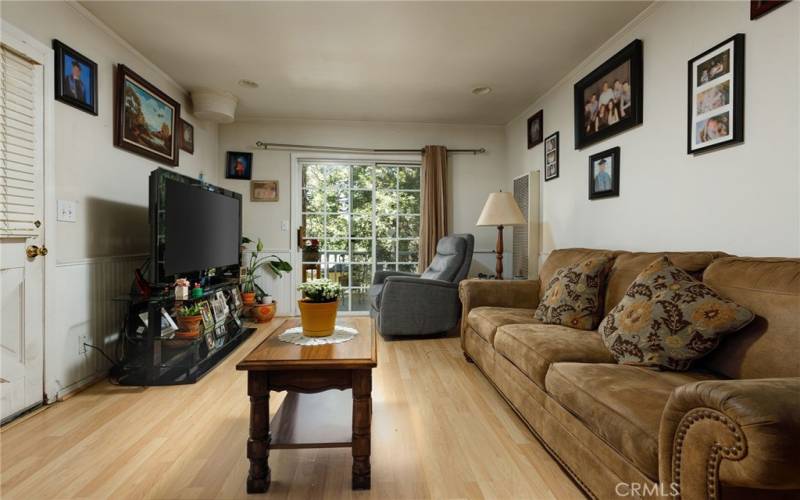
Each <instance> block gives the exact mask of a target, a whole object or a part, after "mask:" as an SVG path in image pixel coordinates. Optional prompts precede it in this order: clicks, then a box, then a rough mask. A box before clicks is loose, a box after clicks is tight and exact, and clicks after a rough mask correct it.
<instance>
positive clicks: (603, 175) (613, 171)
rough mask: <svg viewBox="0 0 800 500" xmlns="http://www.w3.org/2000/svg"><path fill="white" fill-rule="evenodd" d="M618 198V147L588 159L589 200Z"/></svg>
mask: <svg viewBox="0 0 800 500" xmlns="http://www.w3.org/2000/svg"><path fill="white" fill-rule="evenodd" d="M612 196H619V147H616V148H611V149H609V150H606V151H602V152H600V153H596V154H593V155H592V156H590V157H589V199H590V200H596V199H599V198H610V197H612Z"/></svg>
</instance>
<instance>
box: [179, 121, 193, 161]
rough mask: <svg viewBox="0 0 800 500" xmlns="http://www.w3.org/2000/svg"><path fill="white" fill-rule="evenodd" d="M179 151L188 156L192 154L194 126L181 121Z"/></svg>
mask: <svg viewBox="0 0 800 500" xmlns="http://www.w3.org/2000/svg"><path fill="white" fill-rule="evenodd" d="M180 145H181V149H182V150H184V151H186V152H187V153H189V154H194V125H192V124H191V123H189V122H187V121H186V120H184V119H181V135H180Z"/></svg>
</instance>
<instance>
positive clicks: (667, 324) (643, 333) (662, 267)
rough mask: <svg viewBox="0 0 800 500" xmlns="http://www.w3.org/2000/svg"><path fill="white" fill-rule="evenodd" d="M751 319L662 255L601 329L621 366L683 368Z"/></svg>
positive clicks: (638, 279) (631, 287) (649, 267)
mask: <svg viewBox="0 0 800 500" xmlns="http://www.w3.org/2000/svg"><path fill="white" fill-rule="evenodd" d="M754 317H755V316H754V315H753V313H752V312H750V311H749V310H747V309H745V308H744V307H742V306H740V305H738V304H736V303H734V302H731V301H730V300H727V299H724V298H722V297H720V296H719V294H717V292H715V291H714V290H712V289H711V288H709V287H708V286H707V285H705V284H703V283H701V282H699V281H697V280H695V279H694V278H692V277H691V276H689V274H687V273H686V272H685V271H683V270H682V269H679V268H677V267H675V266H674V265H673V264H672V262H670V260H669V259H668V258H667V257H662V258H660V259H658V260H656V261H655V262H653V263H652V264H650V265H649V266H647V268H646V269H645V270H644V271H642V272H641V273H640V274H639V276H637V277H636V279H635V280H634V282H633V284H631V286H630V287H629V288H628V291H627V292H625V296H624V297H623V298H622V300H621V301H620V303H619V304H617V306H616V307H614V309H612V310H611V312H610V313H609V314H608V316H606V317H605V319H604V320H603V322H602V323H600V328H599V330H600V334H601V335H602V337H603V342H605V344H606V347H608V349H609V350H610V351H611V353H612V354H613V355H614V357H615V358H616V359H617V362H618V363H620V364H624V365H638V366H653V367H661V368H667V369H670V370H687V369H688V368H689V365H690V364H691V362H692V361H693V360H695V359H697V358H700V357H702V356H705V355H706V354H708V353H710V352H711V351H713V350H714V349H715V348H716V347H717V345H718V344H719V342H720V340H721V339H722V335H723V334H725V333H730V332H735V331H736V330H739V329H741V328H743V327H744V326H745V325H747V324H748V323H750V322H751V321H752V320H753V318H754Z"/></svg>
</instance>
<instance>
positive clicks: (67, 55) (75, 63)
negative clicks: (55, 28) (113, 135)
mask: <svg viewBox="0 0 800 500" xmlns="http://www.w3.org/2000/svg"><path fill="white" fill-rule="evenodd" d="M53 51H54V56H55V66H56V68H55V72H54V73H55V85H54V87H53V88H54V89H55V99H56V100H57V101H61V102H63V103H64V104H68V105H70V106H72V107H73V108H77V109H80V110H81V111H85V112H86V113H89V114H90V115H94V116H97V109H98V105H97V79H98V77H99V75H98V74H97V63H96V62H94V61H92V60H91V59H89V58H88V57H86V56H85V55H83V54H81V53H80V52H78V51H77V50H75V49H73V48H71V47H69V46H68V45H66V44H64V43H62V42H61V41H59V40H53ZM73 68H77V69H78V75H79V79H78V82H77V83H76V84H75V85H70V84H69V83H68V82H69V75H67V73H66V72H67V71H73ZM85 73H88V74H89V82H88V85H86V84H85V83H84V81H83V75H84V74H85ZM79 94H83V99H81V98H80V97H79Z"/></svg>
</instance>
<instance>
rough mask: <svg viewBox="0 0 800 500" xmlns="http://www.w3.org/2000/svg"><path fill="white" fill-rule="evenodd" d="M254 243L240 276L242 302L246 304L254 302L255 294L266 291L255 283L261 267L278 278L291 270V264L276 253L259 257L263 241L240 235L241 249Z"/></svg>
mask: <svg viewBox="0 0 800 500" xmlns="http://www.w3.org/2000/svg"><path fill="white" fill-rule="evenodd" d="M251 243H255V244H256V245H255V249H253V250H251V251H250V258H249V260H248V262H247V265H246V266H244V274H243V276H242V283H241V285H242V302H244V303H245V304H246V305H253V304H254V303H255V302H256V296H257V295H258V296H264V295H267V293H266V292H265V291H264V290H263V289H262V288H261V287H260V286H259V285H258V283H256V279H257V278H258V277H259V275H260V270H261V268H262V267H266V268H267V269H268V270H269V271H270V272H271V273H272V274H274V275H275V276H276V277H278V278H280V277H281V276H283V274H284V273H288V272H289V271H291V270H292V265H291V264H289V263H288V262H286V261H285V260H283V259H281V258H280V257H278V256H277V255H267V256H266V257H261V256H260V255H259V254H260V253H261V252H262V251H263V250H264V243H263V242H262V241H261V238H259V239H258V240H257V241H255V242H254V241H253V240H251V239H250V238H248V237H247V236H243V237H242V249H243V250H247V245H249V244H251Z"/></svg>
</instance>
